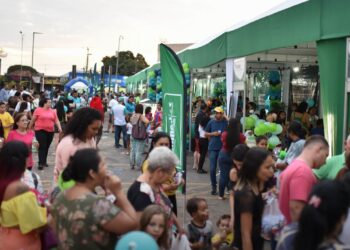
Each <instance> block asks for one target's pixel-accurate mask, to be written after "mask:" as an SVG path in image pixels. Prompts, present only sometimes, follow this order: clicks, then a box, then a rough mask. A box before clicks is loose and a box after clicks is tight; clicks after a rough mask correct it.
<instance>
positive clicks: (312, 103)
mask: <svg viewBox="0 0 350 250" xmlns="http://www.w3.org/2000/svg"><path fill="white" fill-rule="evenodd" d="M306 103H307V106H309V108H312V107H313V106H315V100H314V99H311V98H310V99H307V101H306Z"/></svg>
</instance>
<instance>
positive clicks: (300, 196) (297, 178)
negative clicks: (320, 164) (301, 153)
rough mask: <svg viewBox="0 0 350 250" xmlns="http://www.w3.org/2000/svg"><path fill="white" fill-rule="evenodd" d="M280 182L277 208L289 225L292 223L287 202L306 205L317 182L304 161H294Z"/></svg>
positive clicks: (284, 172) (283, 173) (282, 175)
mask: <svg viewBox="0 0 350 250" xmlns="http://www.w3.org/2000/svg"><path fill="white" fill-rule="evenodd" d="M280 181H281V182H280V183H281V187H280V195H279V206H280V209H281V212H282V214H283V215H284V216H285V217H286V220H287V223H288V224H289V223H291V222H292V219H291V215H290V210H289V202H290V201H302V202H305V203H306V202H307V200H308V196H309V194H310V192H311V189H312V187H313V186H314V185H315V184H316V182H317V180H316V177H315V176H314V174H313V172H312V170H311V167H309V166H308V165H307V164H306V163H305V162H304V161H302V160H299V159H296V160H294V161H293V162H292V163H291V164H290V165H289V166H288V167H287V168H286V169H285V170H284V171H283V172H282V174H281V177H280Z"/></svg>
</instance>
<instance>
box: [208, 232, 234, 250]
mask: <svg viewBox="0 0 350 250" xmlns="http://www.w3.org/2000/svg"><path fill="white" fill-rule="evenodd" d="M220 239H221V237H220V234H219V233H217V234H215V235H214V236H213V238H211V242H212V243H213V242H218V241H219V240H220ZM232 241H233V233H232V232H231V233H229V234H227V235H226V239H225V241H224V242H222V243H221V244H220V245H219V246H218V247H217V248H216V249H218V250H221V249H227V248H229V247H230V246H231V244H232Z"/></svg>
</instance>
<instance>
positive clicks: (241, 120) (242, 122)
mask: <svg viewBox="0 0 350 250" xmlns="http://www.w3.org/2000/svg"><path fill="white" fill-rule="evenodd" d="M240 122H241V125H242V126H243V124H244V117H241V119H240Z"/></svg>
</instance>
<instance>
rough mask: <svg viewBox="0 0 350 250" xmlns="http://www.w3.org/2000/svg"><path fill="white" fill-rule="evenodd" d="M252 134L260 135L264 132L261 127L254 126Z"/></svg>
mask: <svg viewBox="0 0 350 250" xmlns="http://www.w3.org/2000/svg"><path fill="white" fill-rule="evenodd" d="M254 134H255V135H257V136H260V135H264V134H265V133H264V131H263V129H262V128H261V127H259V126H258V127H255V129H254Z"/></svg>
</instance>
